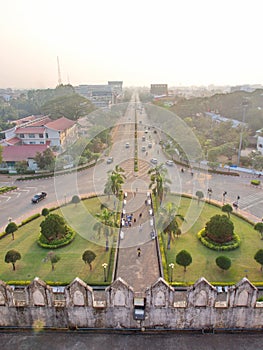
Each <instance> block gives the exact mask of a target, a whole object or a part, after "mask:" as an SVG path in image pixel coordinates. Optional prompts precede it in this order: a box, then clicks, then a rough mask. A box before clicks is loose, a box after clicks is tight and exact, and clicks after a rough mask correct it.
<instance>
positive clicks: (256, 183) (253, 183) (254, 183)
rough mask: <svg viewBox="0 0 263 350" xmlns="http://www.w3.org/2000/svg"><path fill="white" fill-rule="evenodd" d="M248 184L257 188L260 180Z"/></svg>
mask: <svg viewBox="0 0 263 350" xmlns="http://www.w3.org/2000/svg"><path fill="white" fill-rule="evenodd" d="M250 183H251V185H254V186H259V185H260V180H251V181H250Z"/></svg>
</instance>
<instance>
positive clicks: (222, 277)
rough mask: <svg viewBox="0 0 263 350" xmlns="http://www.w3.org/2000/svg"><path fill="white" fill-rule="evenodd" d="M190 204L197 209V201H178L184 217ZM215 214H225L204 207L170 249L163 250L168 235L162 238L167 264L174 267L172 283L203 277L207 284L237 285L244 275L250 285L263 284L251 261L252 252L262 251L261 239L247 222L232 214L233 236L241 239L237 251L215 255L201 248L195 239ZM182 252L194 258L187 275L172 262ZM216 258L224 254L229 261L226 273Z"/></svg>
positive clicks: (256, 264)
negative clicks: (183, 250) (231, 283)
mask: <svg viewBox="0 0 263 350" xmlns="http://www.w3.org/2000/svg"><path fill="white" fill-rule="evenodd" d="M169 200H170V199H169ZM173 201H175V202H176V198H175V199H173ZM191 202H192V204H191V205H192V206H193V204H194V205H195V204H196V206H197V205H198V204H197V201H196V203H193V201H191V200H190V199H188V198H184V197H183V198H181V201H180V209H179V213H180V214H182V215H184V216H185V215H186V213H187V211H188V209H189V205H190V203H191ZM216 214H220V215H222V214H224V213H223V212H222V211H221V208H218V207H216V206H213V205H211V204H208V203H206V204H204V206H203V209H202V210H201V211H200V215H199V217H198V220H197V221H196V222H195V223H194V224H193V226H192V227H191V228H190V229H189V230H188V231H186V232H185V233H183V234H182V235H181V236H179V238H175V239H174V240H173V241H172V244H171V249H170V250H166V244H167V235H163V242H164V250H165V252H166V258H167V259H166V261H167V266H168V265H169V264H170V263H174V264H175V267H174V271H173V281H178V282H182V281H183V282H195V281H197V280H198V279H199V278H200V277H201V276H202V277H205V278H206V279H207V280H208V281H210V282H217V281H218V282H223V281H225V282H234V283H236V282H238V281H240V280H241V279H242V278H243V277H245V276H247V277H248V278H249V280H250V281H251V282H259V281H263V274H262V272H261V271H260V265H259V264H258V263H257V262H256V261H255V260H254V255H255V253H256V252H257V251H258V250H259V249H263V240H261V239H260V235H259V233H258V232H257V231H255V230H254V228H253V226H252V225H250V224H249V223H247V222H246V221H244V220H242V219H240V218H238V217H237V216H235V215H231V220H232V221H233V223H234V228H235V233H237V234H238V235H239V237H240V238H241V245H240V247H239V248H237V249H236V250H233V251H229V252H216V251H214V250H211V249H208V248H206V247H205V246H203V245H202V243H201V242H200V241H199V240H198V239H197V232H198V231H199V230H201V229H202V228H204V227H205V224H206V222H207V221H209V219H210V218H211V217H212V216H213V215H216ZM182 249H185V250H187V251H188V252H189V253H190V254H191V256H192V259H193V261H192V264H191V265H189V266H188V267H187V270H186V273H184V272H183V270H184V268H183V267H182V266H179V265H177V264H176V262H175V257H176V255H177V254H178V253H179V252H180V251H181V250H182ZM219 255H226V256H227V257H229V258H230V259H231V261H232V266H231V267H230V269H229V270H228V271H225V272H223V271H222V270H220V269H219V268H218V267H217V265H216V263H215V259H216V257H218V256H219ZM167 266H166V267H165V269H164V270H166V274H167V275H166V276H168V271H167Z"/></svg>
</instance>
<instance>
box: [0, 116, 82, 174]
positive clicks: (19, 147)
mask: <svg viewBox="0 0 263 350" xmlns="http://www.w3.org/2000/svg"><path fill="white" fill-rule="evenodd" d="M15 124H16V125H15V126H14V127H12V128H10V129H8V130H6V131H3V132H2V136H3V137H4V138H3V139H2V140H1V141H0V145H2V146H4V147H3V154H2V158H3V164H2V166H1V167H2V168H8V169H11V170H12V169H14V168H15V166H16V163H17V162H20V161H26V162H27V164H28V167H29V169H32V170H36V169H37V165H36V163H35V161H34V158H35V156H36V153H37V152H40V153H42V152H44V151H45V150H46V149H47V148H49V147H50V148H51V149H53V150H54V151H56V152H62V151H64V150H65V149H66V148H67V147H68V146H69V145H71V144H72V143H74V142H75V141H76V139H77V124H76V123H75V122H74V121H72V120H70V119H67V118H65V117H61V118H59V119H57V120H51V119H50V118H49V117H48V116H30V117H27V118H23V119H20V120H17V121H15Z"/></svg>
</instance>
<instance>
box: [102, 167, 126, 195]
mask: <svg viewBox="0 0 263 350" xmlns="http://www.w3.org/2000/svg"><path fill="white" fill-rule="evenodd" d="M125 178H126V177H125V175H124V169H123V168H122V167H120V166H119V165H116V166H115V169H114V170H113V171H112V172H111V173H110V174H109V177H108V180H107V182H106V185H105V189H104V191H106V193H107V194H109V193H110V191H111V192H112V193H113V194H114V195H115V196H118V195H119V193H120V190H121V185H122V184H123V183H124V179H125Z"/></svg>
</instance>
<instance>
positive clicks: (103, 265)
mask: <svg viewBox="0 0 263 350" xmlns="http://www.w3.org/2000/svg"><path fill="white" fill-rule="evenodd" d="M107 266H108V264H107V263H103V264H102V267H103V272H104V282H106V281H107V272H106V270H107Z"/></svg>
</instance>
